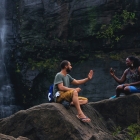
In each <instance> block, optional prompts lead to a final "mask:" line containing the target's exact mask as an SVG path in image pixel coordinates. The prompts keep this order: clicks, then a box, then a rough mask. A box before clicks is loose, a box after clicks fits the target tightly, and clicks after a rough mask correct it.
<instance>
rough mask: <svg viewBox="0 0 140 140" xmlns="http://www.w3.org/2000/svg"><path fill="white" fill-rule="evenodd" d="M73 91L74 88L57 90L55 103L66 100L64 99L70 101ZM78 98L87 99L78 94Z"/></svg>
mask: <svg viewBox="0 0 140 140" xmlns="http://www.w3.org/2000/svg"><path fill="white" fill-rule="evenodd" d="M73 91H74V90H69V91H59V93H60V96H58V97H57V98H56V102H57V103H61V102H62V101H63V100H66V101H68V102H72V97H73ZM78 99H79V100H88V99H87V98H85V97H81V96H78Z"/></svg>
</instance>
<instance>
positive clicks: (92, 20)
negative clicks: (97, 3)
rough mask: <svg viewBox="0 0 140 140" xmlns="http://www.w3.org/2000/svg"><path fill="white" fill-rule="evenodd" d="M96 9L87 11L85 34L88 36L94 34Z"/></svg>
mask: <svg viewBox="0 0 140 140" xmlns="http://www.w3.org/2000/svg"><path fill="white" fill-rule="evenodd" d="M96 17H97V14H96V9H95V8H92V9H90V10H89V13H88V20H89V28H88V29H87V32H88V34H89V35H92V36H93V35H94V34H95V30H96V20H97V19H96Z"/></svg>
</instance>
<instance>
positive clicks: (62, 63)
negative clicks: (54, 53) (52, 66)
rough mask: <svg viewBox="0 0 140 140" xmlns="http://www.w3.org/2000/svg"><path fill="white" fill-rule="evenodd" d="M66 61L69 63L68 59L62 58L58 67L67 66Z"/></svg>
mask: <svg viewBox="0 0 140 140" xmlns="http://www.w3.org/2000/svg"><path fill="white" fill-rule="evenodd" d="M68 63H69V61H68V60H63V61H62V62H61V63H60V67H61V69H64V68H65V66H67V65H68Z"/></svg>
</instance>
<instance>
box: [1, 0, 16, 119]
mask: <svg viewBox="0 0 140 140" xmlns="http://www.w3.org/2000/svg"><path fill="white" fill-rule="evenodd" d="M5 5H6V0H0V118H4V117H8V116H10V115H12V114H13V113H15V112H17V111H18V107H17V106H16V105H14V104H15V98H14V94H13V89H12V85H11V84H10V80H9V77H8V74H7V70H6V66H5V58H4V57H5V56H6V51H7V50H8V48H7V41H6V38H7V34H8V33H7V27H8V24H7V21H6V8H5Z"/></svg>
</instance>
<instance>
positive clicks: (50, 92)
mask: <svg viewBox="0 0 140 140" xmlns="http://www.w3.org/2000/svg"><path fill="white" fill-rule="evenodd" d="M53 86H54V85H53V84H52V85H51V86H50V88H49V93H48V100H49V102H54V96H53Z"/></svg>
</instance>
